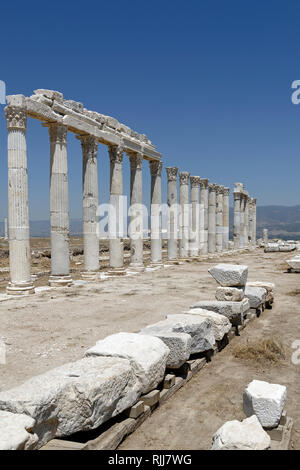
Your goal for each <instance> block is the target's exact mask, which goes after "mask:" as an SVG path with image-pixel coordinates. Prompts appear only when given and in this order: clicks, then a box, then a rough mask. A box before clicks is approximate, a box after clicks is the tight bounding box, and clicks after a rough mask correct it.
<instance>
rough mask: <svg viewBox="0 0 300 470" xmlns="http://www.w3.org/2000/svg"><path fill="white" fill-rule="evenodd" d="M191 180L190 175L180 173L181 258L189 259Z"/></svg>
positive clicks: (184, 172)
mask: <svg viewBox="0 0 300 470" xmlns="http://www.w3.org/2000/svg"><path fill="white" fill-rule="evenodd" d="M189 178H190V173H189V172H187V171H181V172H180V173H179V183H180V187H179V203H180V217H179V224H180V239H179V256H180V258H183V259H184V258H187V257H188V256H189V208H190V205H189Z"/></svg>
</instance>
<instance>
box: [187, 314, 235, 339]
mask: <svg viewBox="0 0 300 470" xmlns="http://www.w3.org/2000/svg"><path fill="white" fill-rule="evenodd" d="M183 313H185V314H189V315H197V316H199V317H202V318H207V319H208V320H209V321H210V322H211V324H212V327H213V332H214V336H215V340H216V341H221V339H222V338H223V337H224V335H226V334H227V333H228V332H229V331H230V330H231V323H230V321H229V320H228V318H227V317H225V316H224V315H220V314H219V313H216V312H213V311H209V310H204V309H203V308H192V309H190V310H188V311H187V312H183Z"/></svg>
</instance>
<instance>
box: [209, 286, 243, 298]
mask: <svg viewBox="0 0 300 470" xmlns="http://www.w3.org/2000/svg"><path fill="white" fill-rule="evenodd" d="M244 295H245V292H244V288H243V287H222V286H220V287H217V290H216V300H221V301H223V300H225V301H226V302H228V301H229V302H230V301H231V302H240V301H241V300H243V298H244Z"/></svg>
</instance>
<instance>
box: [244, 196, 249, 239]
mask: <svg viewBox="0 0 300 470" xmlns="http://www.w3.org/2000/svg"><path fill="white" fill-rule="evenodd" d="M244 234H245V235H244V239H245V246H249V196H248V195H247V194H245V222H244Z"/></svg>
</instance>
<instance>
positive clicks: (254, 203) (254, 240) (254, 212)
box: [252, 198, 256, 248]
mask: <svg viewBox="0 0 300 470" xmlns="http://www.w3.org/2000/svg"><path fill="white" fill-rule="evenodd" d="M252 245H253V246H254V248H256V199H255V198H254V199H253V235H252Z"/></svg>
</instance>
